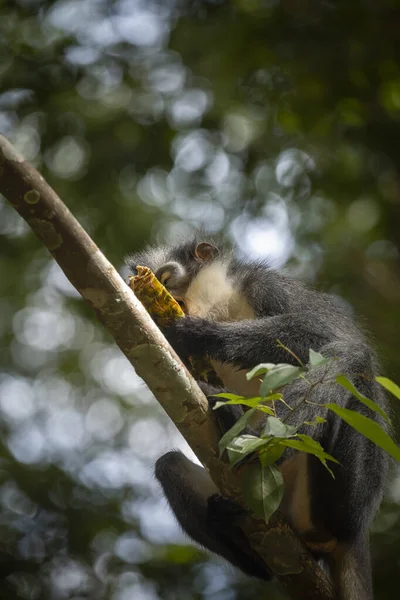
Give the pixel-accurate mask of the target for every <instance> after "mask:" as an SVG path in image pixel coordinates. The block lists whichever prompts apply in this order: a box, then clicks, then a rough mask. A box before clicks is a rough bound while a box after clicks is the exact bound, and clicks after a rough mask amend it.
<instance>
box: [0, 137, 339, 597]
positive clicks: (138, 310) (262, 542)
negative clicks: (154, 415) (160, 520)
mask: <svg viewBox="0 0 400 600" xmlns="http://www.w3.org/2000/svg"><path fill="white" fill-rule="evenodd" d="M0 192H1V193H2V194H3V195H4V197H5V198H6V199H7V200H8V201H9V202H10V203H11V204H12V206H13V207H14V208H15V210H16V211H17V212H18V213H19V214H20V215H21V217H23V218H24V219H25V221H26V222H27V223H28V225H29V226H30V227H31V228H32V229H33V231H34V232H35V233H36V235H37V236H38V238H39V239H40V240H41V241H42V243H43V244H44V245H45V246H46V247H47V249H48V250H49V251H50V252H51V254H52V255H53V257H54V258H55V260H56V261H57V262H58V264H59V265H60V267H61V268H62V270H63V271H64V273H65V274H66V276H67V277H68V279H69V280H70V282H71V283H72V285H73V286H74V287H75V288H76V289H77V290H78V292H79V293H80V294H81V295H82V297H83V298H84V299H85V300H86V302H87V303H88V304H90V306H91V307H92V308H93V310H94V311H95V312H96V314H97V316H98V318H99V319H100V321H101V322H102V323H103V325H104V327H105V328H106V329H107V331H108V332H109V333H110V334H111V335H112V337H113V338H114V340H115V341H116V343H117V345H118V346H119V348H120V349H121V350H122V352H123V353H124V354H125V356H126V357H127V358H128V360H129V361H130V362H131V364H132V365H133V367H134V368H135V370H136V372H137V373H138V375H139V376H140V377H142V378H143V379H144V381H145V382H146V383H147V385H148V387H149V388H150V389H151V391H152V392H153V394H154V395H155V397H156V398H157V400H158V401H159V402H160V404H161V406H162V407H163V408H164V409H165V411H166V412H167V414H168V415H169V417H170V418H171V419H172V420H173V421H174V423H175V424H176V426H177V427H178V429H179V431H180V432H181V433H182V435H183V436H184V438H185V439H186V441H187V442H188V443H189V445H190V446H191V448H192V449H193V451H194V452H195V454H196V455H197V456H198V458H199V460H200V461H201V462H202V463H203V465H204V466H205V467H206V469H207V470H208V472H209V473H210V475H211V477H212V479H213V481H214V482H215V484H216V485H217V487H218V488H219V490H220V491H221V493H222V494H223V495H225V496H227V497H230V498H232V499H234V500H236V501H239V502H240V503H242V504H243V500H242V498H241V492H240V481H239V477H238V475H237V474H236V473H235V472H234V471H232V470H231V469H230V468H229V466H228V464H227V463H226V462H224V461H222V460H219V459H218V434H217V430H216V427H215V424H214V418H213V416H212V415H210V414H209V410H208V405H207V401H206V398H205V396H204V395H203V393H202V392H201V390H200V388H199V387H198V386H197V384H196V382H195V380H194V379H193V377H192V376H191V375H190V374H189V372H188V371H187V370H186V368H185V367H184V366H183V364H182V363H181V362H180V360H179V358H178V357H177V355H176V354H175V352H174V351H173V350H172V348H171V347H170V346H169V344H168V342H167V341H166V339H165V338H164V336H163V335H162V333H161V332H160V330H159V329H158V328H157V327H156V325H155V324H154V322H153V320H152V319H151V318H150V316H149V315H148V314H147V312H146V310H145V309H144V307H143V306H142V304H141V303H140V302H139V300H138V299H137V298H136V297H135V295H134V294H133V292H132V291H131V290H130V289H129V287H128V286H127V285H126V284H125V282H124V281H123V280H122V278H121V277H120V275H119V274H118V273H117V272H116V271H115V269H114V268H113V266H112V265H111V264H110V263H109V262H108V261H107V259H106V258H105V257H104V255H103V254H102V253H101V252H100V250H99V249H98V247H97V246H96V245H95V244H94V242H93V241H92V240H91V238H90V237H89V236H88V234H87V233H86V232H85V231H84V229H83V228H82V227H81V226H80V224H79V223H78V222H77V220H76V219H75V218H74V217H73V215H72V214H71V213H70V212H69V210H68V209H67V207H66V206H65V205H64V204H63V203H62V201H61V200H60V199H59V198H58V196H57V194H56V193H55V192H54V191H53V190H52V189H51V187H50V186H49V185H48V184H47V183H46V182H45V181H44V179H43V177H42V176H41V175H40V174H39V173H38V172H37V171H36V170H35V169H34V168H33V167H32V166H31V165H30V164H29V163H28V162H26V161H24V159H23V158H22V157H21V156H20V155H19V154H18V152H17V151H16V150H15V149H14V148H13V146H12V145H11V144H10V143H9V142H8V141H7V140H6V139H5V138H4V137H3V136H1V135H0ZM243 531H244V532H245V534H246V535H247V537H248V539H249V541H250V543H251V545H252V547H253V549H254V550H255V551H256V552H257V553H258V554H259V555H260V556H261V558H262V559H263V560H264V562H265V564H266V565H268V567H269V568H270V570H272V572H273V573H274V574H275V575H276V577H277V578H278V579H279V581H280V582H281V583H282V585H283V586H284V587H285V588H286V590H287V591H288V593H289V595H290V596H291V597H292V598H293V599H295V600H333V599H334V592H333V588H332V585H331V583H330V581H329V580H328V579H327V577H326V575H325V574H324V573H323V571H322V570H321V569H320V568H319V567H318V565H317V563H316V562H315V561H314V559H313V558H312V556H311V555H310V553H309V552H308V551H307V549H306V548H305V547H304V546H303V544H302V543H301V541H300V540H299V538H298V536H297V535H296V534H295V533H294V532H293V530H292V529H291V528H290V527H289V525H288V523H287V522H286V520H285V518H284V517H283V516H282V515H281V514H279V513H276V514H275V515H273V516H272V517H271V519H270V521H269V523H268V525H267V524H266V523H265V522H264V521H263V520H262V519H258V518H256V517H254V516H252V515H251V514H250V513H249V515H248V517H247V518H246V519H245V520H244V522H243Z"/></svg>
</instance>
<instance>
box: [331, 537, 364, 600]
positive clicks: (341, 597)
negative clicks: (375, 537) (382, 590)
mask: <svg viewBox="0 0 400 600" xmlns="http://www.w3.org/2000/svg"><path fill="white" fill-rule="evenodd" d="M329 570H330V573H331V577H332V581H333V583H334V586H335V589H336V593H337V597H338V600H373V590H372V572H371V560H370V553H369V544H368V539H366V538H364V539H359V540H357V541H355V542H354V543H350V544H349V543H347V544H345V543H341V544H338V546H337V548H336V550H335V551H334V552H333V553H332V555H331V557H330V559H329Z"/></svg>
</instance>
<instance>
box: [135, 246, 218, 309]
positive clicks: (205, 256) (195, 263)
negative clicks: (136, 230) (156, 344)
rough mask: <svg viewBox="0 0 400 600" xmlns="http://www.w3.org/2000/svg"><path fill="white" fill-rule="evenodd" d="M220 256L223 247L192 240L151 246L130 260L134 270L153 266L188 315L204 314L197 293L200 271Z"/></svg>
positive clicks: (153, 269)
mask: <svg viewBox="0 0 400 600" xmlns="http://www.w3.org/2000/svg"><path fill="white" fill-rule="evenodd" d="M218 256H219V250H218V248H217V247H216V246H214V245H213V244H210V243H208V242H200V243H199V242H198V241H192V242H188V243H185V244H181V245H179V246H176V247H168V246H159V247H150V246H149V247H148V248H147V249H146V250H144V251H142V252H139V253H137V254H134V255H132V256H129V257H128V258H127V261H126V262H127V264H128V266H129V268H130V269H131V270H132V272H133V273H134V272H135V268H136V266H138V265H140V266H142V267H149V268H150V269H151V270H152V271H153V273H154V274H155V276H156V277H157V279H158V280H159V281H161V283H162V284H163V285H164V286H165V287H166V288H167V290H168V291H169V292H170V294H171V295H172V296H173V297H174V298H175V300H176V301H177V302H179V304H180V305H181V307H182V309H183V310H184V312H185V313H186V314H190V315H198V316H200V312H203V311H202V310H200V309H199V300H196V297H195V296H196V295H197V296H198V295H199V294H198V292H197V294H195V295H194V294H193V289H192V288H193V284H194V282H195V280H196V279H197V278H198V276H199V274H200V272H201V271H202V270H204V269H205V268H206V267H209V266H210V265H211V264H212V263H214V262H215V260H216V259H217V258H218ZM195 287H196V289H197V288H198V287H199V286H195ZM203 292H204V290H203ZM201 295H203V293H202V294H201Z"/></svg>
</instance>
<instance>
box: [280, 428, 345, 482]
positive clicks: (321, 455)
mask: <svg viewBox="0 0 400 600" xmlns="http://www.w3.org/2000/svg"><path fill="white" fill-rule="evenodd" d="M298 437H299V439H297V440H293V439H285V440H282V444H284V445H285V446H287V447H288V448H293V449H294V450H299V451H300V452H306V453H307V454H313V455H314V456H315V457H316V458H318V460H320V461H321V463H322V464H323V465H324V467H325V469H327V471H329V473H330V474H331V475H332V477H333V478H334V477H335V476H334V474H333V472H332V470H331V469H330V468H329V466H328V465H327V463H326V461H327V460H330V461H332V462H335V463H339V461H338V460H337V459H336V458H335V457H334V456H332V455H331V454H328V453H327V452H325V450H324V449H323V447H322V446H321V444H320V443H319V442H317V441H316V440H313V439H312V438H311V437H310V436H309V435H304V434H299V435H298Z"/></svg>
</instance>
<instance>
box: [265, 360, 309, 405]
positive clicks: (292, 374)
mask: <svg viewBox="0 0 400 600" xmlns="http://www.w3.org/2000/svg"><path fill="white" fill-rule="evenodd" d="M301 373H303V369H302V368H301V367H295V366H293V365H287V364H279V365H275V366H274V368H273V369H271V370H270V371H268V373H267V374H266V376H265V377H264V379H263V382H262V384H261V386H260V396H262V397H263V398H264V397H265V396H268V394H270V393H271V392H273V391H274V390H275V389H276V388H280V387H282V386H283V385H286V384H287V383H290V382H291V381H293V379H296V377H298V376H299V375H301Z"/></svg>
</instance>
